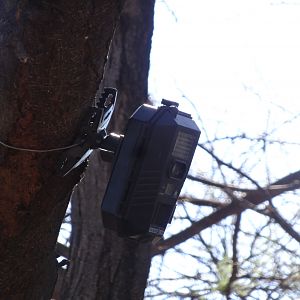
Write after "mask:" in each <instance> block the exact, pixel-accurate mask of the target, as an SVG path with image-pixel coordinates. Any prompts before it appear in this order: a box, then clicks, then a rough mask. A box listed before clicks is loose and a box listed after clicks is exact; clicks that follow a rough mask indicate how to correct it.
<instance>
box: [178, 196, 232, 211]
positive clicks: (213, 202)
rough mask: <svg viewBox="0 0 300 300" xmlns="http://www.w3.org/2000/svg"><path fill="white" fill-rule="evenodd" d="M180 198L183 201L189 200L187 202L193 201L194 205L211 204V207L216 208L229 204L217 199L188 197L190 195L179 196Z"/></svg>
mask: <svg viewBox="0 0 300 300" xmlns="http://www.w3.org/2000/svg"><path fill="white" fill-rule="evenodd" d="M178 200H179V201H181V202H187V203H191V204H194V205H199V206H209V207H214V208H219V207H223V206H226V205H227V203H224V202H219V201H216V200H207V199H197V198H194V197H188V196H182V197H179V199H178Z"/></svg>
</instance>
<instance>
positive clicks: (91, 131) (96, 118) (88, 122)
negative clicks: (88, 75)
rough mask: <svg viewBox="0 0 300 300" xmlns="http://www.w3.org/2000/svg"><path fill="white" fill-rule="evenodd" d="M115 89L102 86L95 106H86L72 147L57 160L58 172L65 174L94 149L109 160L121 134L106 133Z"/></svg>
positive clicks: (114, 97) (80, 162)
mask: <svg viewBox="0 0 300 300" xmlns="http://www.w3.org/2000/svg"><path fill="white" fill-rule="evenodd" d="M116 99H117V90H116V89H114V88H104V92H103V93H102V94H101V95H100V97H99V99H97V100H96V103H95V106H90V107H88V111H87V112H86V113H85V115H84V117H83V118H82V120H81V122H80V128H79V134H78V135H77V137H76V139H75V141H74V144H75V145H76V146H75V147H74V148H71V149H69V150H67V151H65V152H64V154H63V156H62V157H61V159H60V162H59V170H58V173H59V175H61V176H66V175H67V174H69V173H70V172H71V171H72V170H73V169H75V168H77V167H78V166H79V165H81V164H82V163H83V162H85V161H86V160H87V158H88V157H89V156H90V154H91V153H92V151H93V150H94V149H100V150H102V151H103V152H104V153H103V158H104V159H105V158H106V160H111V158H112V156H113V154H114V151H115V150H116V147H117V145H118V142H119V141H120V138H121V136H118V135H115V134H111V135H108V134H107V132H106V129H107V127H108V124H109V122H110V120H111V117H112V114H113V112H114V108H115V103H116Z"/></svg>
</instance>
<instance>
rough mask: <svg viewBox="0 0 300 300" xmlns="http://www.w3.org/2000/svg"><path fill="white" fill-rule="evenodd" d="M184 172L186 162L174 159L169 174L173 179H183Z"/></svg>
mask: <svg viewBox="0 0 300 300" xmlns="http://www.w3.org/2000/svg"><path fill="white" fill-rule="evenodd" d="M185 173H186V164H185V163H183V162H180V161H175V162H173V163H172V164H171V168H170V176H171V177H172V178H175V179H183V178H184V177H185Z"/></svg>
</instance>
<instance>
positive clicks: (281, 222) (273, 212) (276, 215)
mask: <svg viewBox="0 0 300 300" xmlns="http://www.w3.org/2000/svg"><path fill="white" fill-rule="evenodd" d="M267 214H268V215H269V216H270V217H271V218H273V219H274V220H275V221H276V222H277V223H278V224H279V225H280V227H281V228H282V229H283V230H284V231H285V232H286V233H288V234H289V235H290V236H291V237H292V238H294V239H295V240H296V241H297V242H298V243H300V235H299V233H298V232H297V231H295V230H294V228H293V227H292V226H291V224H289V223H288V222H287V221H286V220H285V219H284V218H283V217H282V216H281V215H280V214H279V212H278V211H277V209H276V208H275V207H274V206H273V205H272V204H270V205H269V206H268V208H267Z"/></svg>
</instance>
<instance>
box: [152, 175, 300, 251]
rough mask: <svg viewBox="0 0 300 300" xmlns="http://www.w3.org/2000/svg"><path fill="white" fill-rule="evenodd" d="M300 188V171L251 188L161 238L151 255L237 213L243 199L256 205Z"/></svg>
mask: <svg viewBox="0 0 300 300" xmlns="http://www.w3.org/2000/svg"><path fill="white" fill-rule="evenodd" d="M272 186H281V188H278V189H277V188H276V189H272V188H271V187H272ZM283 186H285V188H283ZM298 188H300V171H297V172H295V173H292V174H289V175H287V176H285V177H283V178H281V179H279V180H277V181H275V182H274V183H273V184H272V185H271V186H267V187H266V188H265V189H263V190H258V189H257V190H253V191H249V192H248V193H246V194H245V196H244V197H242V198H241V200H240V201H238V202H237V201H235V202H232V203H230V204H229V205H227V206H225V207H222V208H219V209H217V210H216V211H214V212H213V213H211V214H210V215H208V216H206V217H204V218H202V219H201V220H199V221H197V222H195V223H193V224H192V225H191V226H190V227H188V228H186V229H185V230H183V231H181V232H179V233H178V234H175V235H173V236H171V237H170V238H168V239H166V240H163V241H161V242H159V243H157V244H156V245H154V246H153V250H152V255H153V256H154V255H158V254H163V253H164V252H165V251H167V250H168V249H170V248H173V247H174V246H176V245H178V244H180V243H182V242H184V241H186V240H187V239H189V238H191V237H193V236H194V235H195V234H197V233H199V232H200V231H202V230H204V229H206V228H209V227H210V226H212V225H214V224H217V223H219V222H220V221H221V220H223V219H225V218H227V217H228V216H231V215H233V214H238V213H241V212H243V211H244V210H246V209H247V206H246V207H245V206H244V205H239V202H241V204H242V203H243V201H244V200H245V201H248V202H249V203H251V204H253V205H258V204H261V203H263V202H264V201H267V200H270V199H272V198H273V197H276V196H278V195H280V194H282V193H284V192H287V191H292V190H295V189H298Z"/></svg>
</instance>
